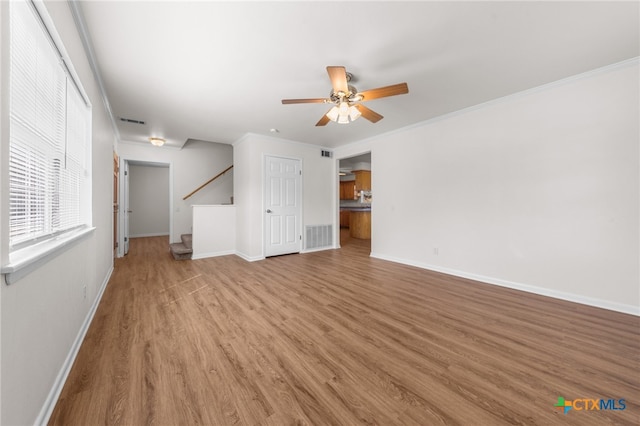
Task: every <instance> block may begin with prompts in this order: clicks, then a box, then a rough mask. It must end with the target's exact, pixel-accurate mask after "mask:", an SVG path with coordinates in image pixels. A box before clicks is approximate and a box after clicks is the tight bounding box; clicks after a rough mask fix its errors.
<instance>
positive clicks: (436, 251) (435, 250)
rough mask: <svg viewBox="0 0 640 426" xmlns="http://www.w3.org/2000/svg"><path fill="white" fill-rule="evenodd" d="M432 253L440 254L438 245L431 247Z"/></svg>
mask: <svg viewBox="0 0 640 426" xmlns="http://www.w3.org/2000/svg"><path fill="white" fill-rule="evenodd" d="M433 254H434V255H436V256H438V255H439V254H440V249H439V248H438V247H434V248H433Z"/></svg>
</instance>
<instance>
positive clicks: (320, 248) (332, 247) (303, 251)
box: [300, 246, 340, 253]
mask: <svg viewBox="0 0 640 426" xmlns="http://www.w3.org/2000/svg"><path fill="white" fill-rule="evenodd" d="M337 248H340V247H335V246H327V247H317V248H312V249H304V250H302V251H301V252H300V253H313V252H316V251H325V250H335V249H337Z"/></svg>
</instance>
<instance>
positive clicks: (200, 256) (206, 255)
mask: <svg viewBox="0 0 640 426" xmlns="http://www.w3.org/2000/svg"><path fill="white" fill-rule="evenodd" d="M230 254H236V251H235V250H223V251H214V252H209V253H201V254H198V255H193V256H191V259H192V260H198V259H206V258H209V257H218V256H228V255H230Z"/></svg>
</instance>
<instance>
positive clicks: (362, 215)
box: [349, 211, 371, 240]
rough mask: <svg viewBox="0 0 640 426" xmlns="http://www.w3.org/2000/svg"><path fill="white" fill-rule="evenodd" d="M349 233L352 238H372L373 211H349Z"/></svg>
mask: <svg viewBox="0 0 640 426" xmlns="http://www.w3.org/2000/svg"><path fill="white" fill-rule="evenodd" d="M349 213H350V215H349V235H350V236H351V238H360V239H363V240H370V239H371V212H370V211H351V212H349Z"/></svg>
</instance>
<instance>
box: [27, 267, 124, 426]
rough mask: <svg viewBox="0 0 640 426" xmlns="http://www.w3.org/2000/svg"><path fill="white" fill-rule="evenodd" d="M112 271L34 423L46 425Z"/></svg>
mask: <svg viewBox="0 0 640 426" xmlns="http://www.w3.org/2000/svg"><path fill="white" fill-rule="evenodd" d="M112 273H113V265H112V266H111V268H109V271H107V275H106V276H105V278H104V280H103V281H102V285H101V286H100V289H99V290H98V295H97V296H96V299H95V300H94V301H93V304H92V305H91V308H90V309H89V312H87V316H86V317H85V319H84V322H83V323H82V326H81V327H80V330H79V331H78V335H77V336H76V339H75V340H74V342H73V345H71V349H70V350H69V353H68V354H67V358H66V359H65V360H64V363H63V364H62V367H61V368H60V371H59V372H58V375H57V376H56V379H55V381H54V382H53V386H52V387H51V390H50V391H49V394H48V395H47V399H45V401H44V405H43V406H42V409H41V410H40V413H39V414H38V417H37V418H36V421H35V422H34V425H46V424H47V423H48V422H49V418H50V417H51V414H52V413H53V409H54V408H55V407H56V403H57V402H58V398H59V397H60V393H61V392H62V388H63V387H64V384H65V382H66V381H67V377H68V376H69V372H71V367H72V366H73V362H74V361H75V360H76V356H78V351H80V346H81V345H82V342H83V341H84V337H85V336H86V334H87V331H88V330H89V325H91V321H92V320H93V316H94V315H95V313H96V311H97V310H98V305H99V304H100V300H102V295H103V294H104V290H105V289H106V288H107V283H108V282H109V279H111V274H112Z"/></svg>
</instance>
